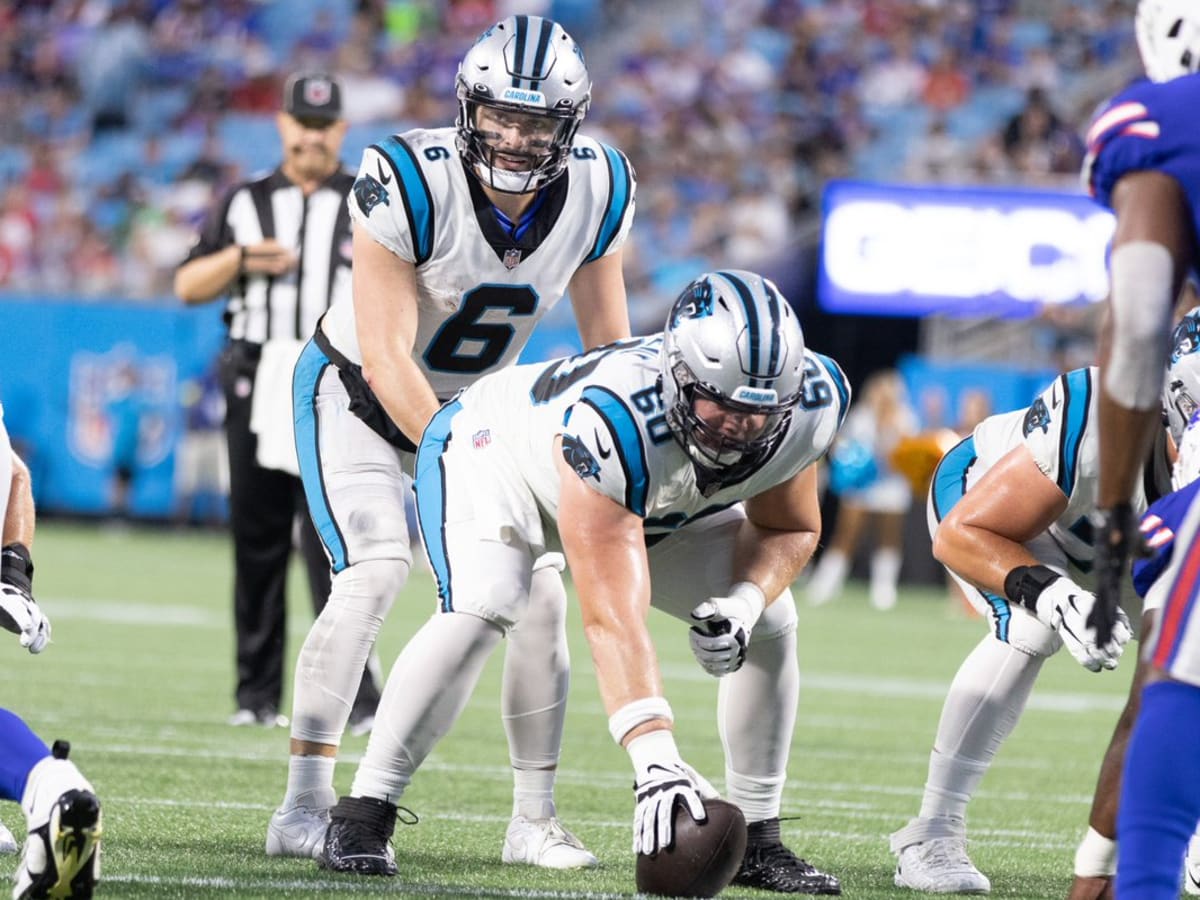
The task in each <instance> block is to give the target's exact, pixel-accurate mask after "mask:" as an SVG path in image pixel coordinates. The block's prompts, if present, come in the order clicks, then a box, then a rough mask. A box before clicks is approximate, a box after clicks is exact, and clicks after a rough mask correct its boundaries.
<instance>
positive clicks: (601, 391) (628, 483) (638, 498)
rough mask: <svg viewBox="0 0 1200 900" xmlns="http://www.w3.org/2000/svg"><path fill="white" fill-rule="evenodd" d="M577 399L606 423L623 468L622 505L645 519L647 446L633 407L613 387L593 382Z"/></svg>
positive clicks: (647, 479) (648, 491)
mask: <svg viewBox="0 0 1200 900" xmlns="http://www.w3.org/2000/svg"><path fill="white" fill-rule="evenodd" d="M579 399H580V401H581V402H583V403H586V404H587V405H588V406H590V407H592V409H594V410H596V412H597V413H599V414H600V416H601V418H603V419H604V421H606V422H607V423H608V430H609V431H610V432H612V435H613V447H614V448H615V449H616V451H617V458H618V459H620V460H621V468H622V469H623V470H624V472H625V508H626V509H628V510H629V511H630V512H632V513H634V514H635V515H638V516H641V517H642V518H643V519H644V518H645V517H646V498H647V496H649V493H650V475H649V471H648V469H647V466H646V448H645V447H644V446H643V443H642V435H641V432H640V431H639V430H638V426H637V420H636V419H635V418H634V416H633V411H632V410H630V408H629V407H628V406H626V405H625V403H624V402H623V401H622V400H621V398H620V397H618V396H617V395H616V394H614V393H613V392H612V391H610V390H608V389H606V388H602V387H597V386H595V385H589V386H588V387H586V388H584V389H583V393H582V394H581V395H580V398H579Z"/></svg>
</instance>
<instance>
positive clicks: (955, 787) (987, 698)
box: [921, 634, 1045, 820]
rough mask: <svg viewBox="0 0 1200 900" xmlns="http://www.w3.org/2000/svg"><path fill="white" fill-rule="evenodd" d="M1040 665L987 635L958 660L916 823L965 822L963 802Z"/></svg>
mask: <svg viewBox="0 0 1200 900" xmlns="http://www.w3.org/2000/svg"><path fill="white" fill-rule="evenodd" d="M1043 662H1045V659H1044V658H1043V657H1039V656H1029V655H1028V654H1026V653H1022V652H1021V651H1020V650H1016V649H1014V648H1013V647H1011V646H1010V645H1008V644H1005V643H1002V642H1001V641H999V640H998V639H997V638H996V637H995V636H994V635H991V634H989V635H988V636H987V637H985V638H984V639H983V640H982V641H980V642H979V643H978V644H977V645H976V647H975V649H974V650H972V651H971V652H970V654H969V655H968V656H967V658H966V659H965V660H963V663H962V665H961V666H959V669H958V674H956V675H955V676H954V681H953V682H952V683H951V685H950V691H949V693H948V694H947V695H946V701H945V703H944V704H943V705H942V717H941V720H940V721H939V722H938V731H937V738H936V739H935V741H934V745H933V752H932V753H931V754H930V757H929V778H928V780H927V781H926V783H925V796H924V798H923V799H922V801H921V817H922V818H934V817H942V818H951V819H959V820H962V819H964V818H965V817H966V808H967V802H968V801H969V800H970V799H971V797H972V796H973V795H974V793H975V789H976V788H977V787H978V786H979V782H980V780H982V778H983V776H984V773H986V772H987V769H988V766H990V765H991V763H992V759H993V757H995V755H996V751H997V750H999V749H1000V745H1001V744H1003V743H1004V741H1005V739H1006V738H1007V737H1008V736H1009V735H1010V734H1011V733H1012V730H1013V728H1015V727H1016V724H1017V721H1018V720H1019V719H1020V717H1021V713H1022V712H1023V711H1024V709H1025V704H1026V702H1028V700H1029V694H1030V691H1032V690H1033V685H1034V682H1035V681H1036V680H1037V676H1038V673H1039V672H1040V671H1041V669H1042V663H1043Z"/></svg>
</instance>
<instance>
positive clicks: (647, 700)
mask: <svg viewBox="0 0 1200 900" xmlns="http://www.w3.org/2000/svg"><path fill="white" fill-rule="evenodd" d="M654 719H666V720H667V721H668V722H671V723H674V721H675V716H674V715H672V713H671V704H669V703H668V702H667V698H666V697H643V698H642V699H641V700H634V701H633V702H631V703H626V704H625V705H624V706H622V707H621V708H620V709H618V710H617V711H616V712H615V713H613V714H612V715H611V716H609V717H608V733H609V734H611V735H612V739H613V740H614V741H616V742H617V743H618V744H619V743H621V741H622V740H624V739H625V735H627V734H629V732H631V731H633V729H635V728H637V727H638V726H639V725H642V724H644V723H646V722H651V721H653V720H654Z"/></svg>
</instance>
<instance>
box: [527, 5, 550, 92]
mask: <svg viewBox="0 0 1200 900" xmlns="http://www.w3.org/2000/svg"><path fill="white" fill-rule="evenodd" d="M538 21H540V22H541V23H542V33H541V34H539V35H538V42H537V50H535V51H534V54H533V69H532V70H531V71H530V72H529V74H530V75H532V76H533V78H534V79H537V80H538V81H541V80H542V79H544V78H545V77H546V76H547V75H548V74H549V73H548V72H544V71H542V70H543V69H544V68H545V66H546V51H547V50H548V49H550V32H551V31H552V30H553V29H554V23H553V22H551V21H550V20H549V19H539V20H538ZM529 86H530V87H537V85H536V84H535V83H534V81H533V80H532V79H531V80H530V82H529Z"/></svg>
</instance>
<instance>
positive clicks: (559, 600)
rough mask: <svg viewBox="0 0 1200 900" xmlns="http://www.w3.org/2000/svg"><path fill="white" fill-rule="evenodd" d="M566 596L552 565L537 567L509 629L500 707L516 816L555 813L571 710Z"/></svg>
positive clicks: (535, 816) (537, 815)
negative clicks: (556, 783)
mask: <svg viewBox="0 0 1200 900" xmlns="http://www.w3.org/2000/svg"><path fill="white" fill-rule="evenodd" d="M566 613H567V595H566V592H565V591H564V590H563V586H562V577H561V576H560V575H559V573H558V571H557V570H556V569H554V568H549V567H547V568H542V569H537V570H535V571H534V573H533V577H532V580H531V583H530V590H529V609H528V611H527V612H526V614H525V615H524V616H523V617H522V619H521V621H520V622H519V623H518V624H517V625H516V626H515V627H514V628H513V629H512V630H510V631H509V633H508V647H507V648H506V651H505V654H504V677H503V682H502V686H501V691H500V712H501V717H502V718H503V720H504V731H505V733H506V734H507V735H508V752H509V758H510V759H511V761H512V766H513V815H522V816H527V817H528V818H531V819H544V818H548V817H550V816H553V815H554V777H555V774H556V768H557V766H558V756H559V751H560V749H561V746H562V734H563V720H564V719H565V718H566V712H567V689H568V687H569V686H570V680H571V678H570V665H571V658H570V653H569V651H568V649H567V634H566Z"/></svg>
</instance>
